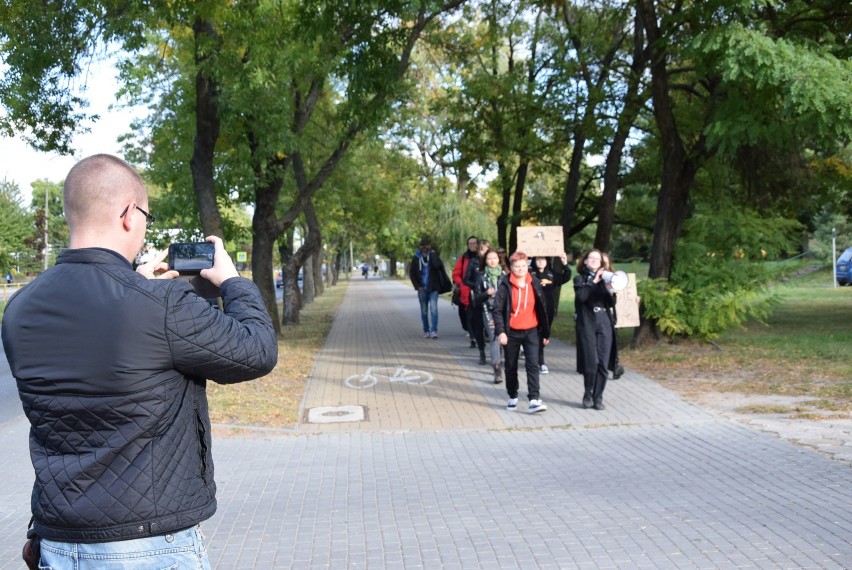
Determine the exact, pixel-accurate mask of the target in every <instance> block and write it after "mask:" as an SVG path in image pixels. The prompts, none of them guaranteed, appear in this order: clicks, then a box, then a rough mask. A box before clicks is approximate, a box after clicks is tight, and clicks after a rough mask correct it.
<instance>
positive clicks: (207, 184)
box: [189, 20, 225, 238]
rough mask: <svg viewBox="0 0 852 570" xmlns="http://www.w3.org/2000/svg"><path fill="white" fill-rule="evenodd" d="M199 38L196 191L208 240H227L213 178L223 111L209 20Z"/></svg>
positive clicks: (197, 26)
mask: <svg viewBox="0 0 852 570" xmlns="http://www.w3.org/2000/svg"><path fill="white" fill-rule="evenodd" d="M192 31H193V35H194V37H195V65H196V68H197V71H196V74H195V141H194V143H193V148H192V158H191V159H190V161H189V167H190V171H191V172H192V187H193V189H194V190H195V197H196V199H197V200H198V215H199V217H200V218H201V227H202V229H203V231H204V235H205V236H209V235H215V236H219V237H221V238H224V237H225V233H224V225H223V224H222V216H221V215H220V213H219V206H218V204H217V203H216V186H215V184H214V177H213V156H214V153H215V151H216V141H217V139H218V138H219V108H218V104H217V101H216V97H217V93H218V86H217V84H216V82H215V81H214V80H213V79H211V78H210V77H209V76H208V75H207V74H208V70H207V64H208V63H209V61H210V59H211V58H212V57H213V55H212V54H215V53H216V50H215V49H211V45H214V46H218V44H219V37H218V35H217V34H216V31H215V30H214V29H213V25H212V24H211V23H210V21H208V20H196V21H195V23H194V24H193V26H192Z"/></svg>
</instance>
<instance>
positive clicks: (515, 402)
mask: <svg viewBox="0 0 852 570" xmlns="http://www.w3.org/2000/svg"><path fill="white" fill-rule="evenodd" d="M517 407H518V399H517V398H512V399H510V400H509V403H508V404H506V409H507V410H514V409H516V408H517Z"/></svg>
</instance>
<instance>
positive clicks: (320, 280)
mask: <svg viewBox="0 0 852 570" xmlns="http://www.w3.org/2000/svg"><path fill="white" fill-rule="evenodd" d="M313 259H314V295H315V296H316V297H321V296H322V294H323V293H324V292H325V274H324V273H323V270H322V266H323V265H324V264H325V262H326V258H325V255H324V253H323V249H322V243H320V248H319V253H317V254H316V255H314V256H313ZM327 270H328V269H327V268H326V271H327Z"/></svg>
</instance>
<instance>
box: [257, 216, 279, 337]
mask: <svg viewBox="0 0 852 570" xmlns="http://www.w3.org/2000/svg"><path fill="white" fill-rule="evenodd" d="M252 225H254V222H252ZM273 240H274V238H273V237H272V235H271V234H268V233H257V232H255V233H254V238H253V241H252V255H251V272H252V280H253V281H254V282H255V284H256V285H257V287H258V289H260V295H261V296H262V297H263V303H264V304H265V305H266V310H267V312H268V313H269V316H270V317H271V318H272V323H273V325H274V326H275V333H276V334H279V333H280V332H281V327H279V326H278V301H277V299H276V294H275V275H274V272H273V262H272V251H273V247H274V245H275V244H274V241H273Z"/></svg>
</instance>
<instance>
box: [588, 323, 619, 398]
mask: <svg viewBox="0 0 852 570" xmlns="http://www.w3.org/2000/svg"><path fill="white" fill-rule="evenodd" d="M594 326H595V372H594V374H584V375H583V384H584V387H585V389H586V393H587V394H589V395H590V396H591V397H592V400H594V401H595V402H600V401H602V400H603V393H604V388H606V381H607V378H609V368H608V367H609V355H610V353H611V352H612V343H613V341H614V339H613V338H612V321H611V320H610V317H609V314H608V313H607V312H606V311H600V312H598V313H595V325H594Z"/></svg>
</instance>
